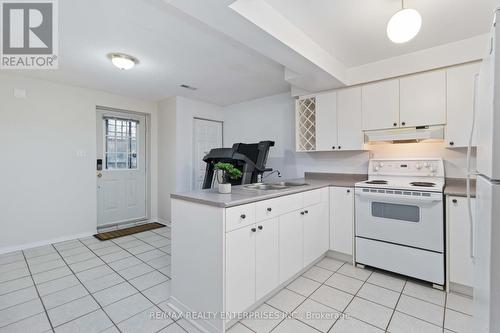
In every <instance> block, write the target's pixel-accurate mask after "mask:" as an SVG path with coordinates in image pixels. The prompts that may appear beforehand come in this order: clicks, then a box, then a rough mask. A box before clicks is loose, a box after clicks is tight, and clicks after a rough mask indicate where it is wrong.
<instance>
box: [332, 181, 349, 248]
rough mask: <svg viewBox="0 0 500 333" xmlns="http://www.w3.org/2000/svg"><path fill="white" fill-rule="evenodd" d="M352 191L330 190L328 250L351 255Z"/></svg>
mask: <svg viewBox="0 0 500 333" xmlns="http://www.w3.org/2000/svg"><path fill="white" fill-rule="evenodd" d="M353 239H354V189H353V188H345V187H331V188H330V249H331V250H333V251H336V252H340V253H344V254H348V255H353Z"/></svg>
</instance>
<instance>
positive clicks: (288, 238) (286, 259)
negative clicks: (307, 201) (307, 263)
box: [279, 210, 304, 283]
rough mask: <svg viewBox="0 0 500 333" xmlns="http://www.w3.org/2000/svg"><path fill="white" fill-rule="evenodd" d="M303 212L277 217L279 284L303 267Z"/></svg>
mask: <svg viewBox="0 0 500 333" xmlns="http://www.w3.org/2000/svg"><path fill="white" fill-rule="evenodd" d="M303 215H304V214H303V211H302V210H298V211H293V212H290V213H287V214H284V215H281V216H280V217H279V253H280V260H279V261H280V263H279V268H280V270H279V272H280V283H283V282H285V281H286V280H288V279H289V278H290V277H292V276H293V275H294V274H295V273H297V272H298V271H300V270H301V269H302V268H303V267H304V246H303V244H304V234H303V232H302V230H303Z"/></svg>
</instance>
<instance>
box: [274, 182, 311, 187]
mask: <svg viewBox="0 0 500 333" xmlns="http://www.w3.org/2000/svg"><path fill="white" fill-rule="evenodd" d="M272 185H278V186H286V187H294V186H306V185H309V184H308V183H297V182H278V183H272Z"/></svg>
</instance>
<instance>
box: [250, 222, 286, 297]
mask: <svg viewBox="0 0 500 333" xmlns="http://www.w3.org/2000/svg"><path fill="white" fill-rule="evenodd" d="M278 221H279V220H278V218H274V219H270V220H267V221H263V222H260V223H257V234H256V246H255V251H256V252H255V253H256V260H255V267H256V272H255V277H256V287H255V293H256V297H255V298H256V299H257V300H258V299H260V298H262V297H264V296H265V295H267V294H268V293H269V292H271V291H272V290H273V289H274V288H276V287H278V285H279V267H280V266H279V238H278V237H279V236H278V229H279V225H278V223H279V222H278Z"/></svg>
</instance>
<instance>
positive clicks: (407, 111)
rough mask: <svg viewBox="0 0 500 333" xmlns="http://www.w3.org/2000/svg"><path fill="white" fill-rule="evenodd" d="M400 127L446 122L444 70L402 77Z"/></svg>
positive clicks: (442, 123)
mask: <svg viewBox="0 0 500 333" xmlns="http://www.w3.org/2000/svg"><path fill="white" fill-rule="evenodd" d="M399 88H400V116H399V118H400V127H416V126H427V125H444V124H446V72H445V71H444V70H438V71H433V72H427V73H423V74H416V75H411V76H407V77H403V78H401V79H400V82H399Z"/></svg>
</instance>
